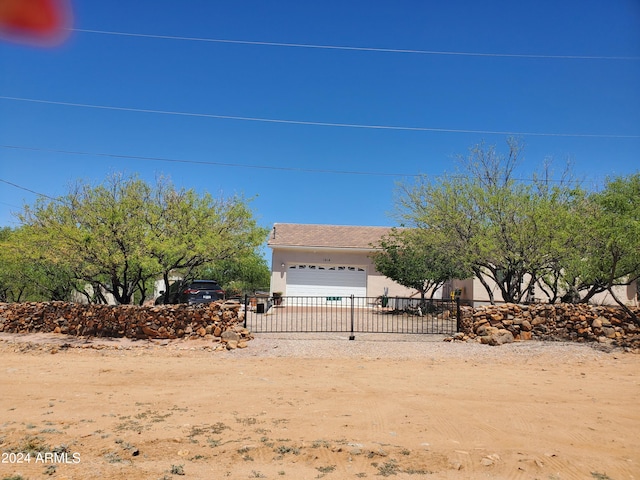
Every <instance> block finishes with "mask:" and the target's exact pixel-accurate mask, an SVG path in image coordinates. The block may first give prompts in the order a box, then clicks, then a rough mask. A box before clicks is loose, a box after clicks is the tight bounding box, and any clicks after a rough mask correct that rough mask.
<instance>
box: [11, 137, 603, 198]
mask: <svg viewBox="0 0 640 480" xmlns="http://www.w3.org/2000/svg"><path fill="white" fill-rule="evenodd" d="M0 148H5V149H12V150H24V151H31V152H47V153H56V154H63V155H81V156H93V157H102V158H115V159H130V160H143V161H151V162H170V163H187V164H195V165H209V166H218V167H235V168H242V169H262V170H276V171H286V172H299V173H314V174H317V173H326V174H331V175H361V176H371V177H374V176H377V177H415V178H432V179H435V178H438V177H440V176H442V177H446V178H468V177H469V175H463V174H455V175H454V174H447V173H444V174H442V175H433V174H426V173H401V172H370V171H369V172H367V171H354V170H329V169H314V168H302V167H276V166H268V165H252V164H242V163H223V162H212V161H205V160H190V159H180V158H169V157H150V156H141V155H125V154H115V153H106V152H87V151H78V150H60V149H54V148H42V147H30V146H24V145H2V144H0ZM596 178H597V177H596ZM513 180H516V181H519V182H526V183H533V182H535V181H536V179H534V178H514V179H513ZM594 180H595V178H594ZM0 181H3V182H4V183H8V184H10V185H13V186H15V187H17V188H21V189H23V190H27V191H29V192H31V193H35V194H37V195H40V194H39V193H38V192H34V191H32V190H28V189H26V188H23V187H20V186H18V185H15V184H11V183H10V182H6V181H4V180H0ZM543 182H553V183H563V182H565V180H556V179H544V180H543ZM576 182H578V183H580V182H581V181H579V180H576ZM571 183H573V182H571ZM44 196H46V195H44ZM48 198H51V197H48ZM53 200H59V199H53Z"/></svg>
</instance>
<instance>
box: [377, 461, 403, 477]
mask: <svg viewBox="0 0 640 480" xmlns="http://www.w3.org/2000/svg"><path fill="white" fill-rule="evenodd" d="M377 468H378V473H377V475H380V476H383V477H389V476H391V475H397V474H398V472H399V471H400V467H398V464H397V463H396V461H395V460H390V461H388V462H385V463H384V464H382V465H378V466H377Z"/></svg>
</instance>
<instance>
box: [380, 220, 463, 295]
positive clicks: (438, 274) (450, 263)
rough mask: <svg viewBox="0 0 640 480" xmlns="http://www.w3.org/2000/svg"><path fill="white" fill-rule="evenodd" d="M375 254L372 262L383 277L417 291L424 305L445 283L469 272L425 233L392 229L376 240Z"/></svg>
mask: <svg viewBox="0 0 640 480" xmlns="http://www.w3.org/2000/svg"><path fill="white" fill-rule="evenodd" d="M378 247H379V248H380V250H379V251H377V252H375V253H373V254H372V255H371V258H372V260H373V263H374V265H375V267H376V270H378V271H379V272H380V273H382V274H383V275H385V276H387V277H389V278H390V279H392V280H394V281H395V282H397V283H399V284H400V285H403V286H405V287H407V288H413V289H415V290H417V291H419V292H420V297H421V301H422V304H423V305H424V304H425V297H426V294H427V292H431V295H430V299H433V295H434V293H435V292H436V290H437V289H438V288H440V287H441V286H442V285H444V283H445V282H446V281H447V280H452V279H463V278H467V277H468V276H469V275H470V273H471V272H470V270H469V269H468V268H467V267H466V266H465V265H464V263H463V261H462V259H461V258H460V257H459V256H458V255H456V253H455V252H454V251H452V250H451V249H450V248H449V247H448V246H447V245H446V243H444V242H443V241H442V240H441V239H439V238H438V237H437V236H436V235H433V234H432V233H431V232H429V231H421V230H407V229H401V230H398V229H392V231H391V233H390V234H389V235H387V236H386V237H384V238H382V239H381V240H380V243H379V245H378Z"/></svg>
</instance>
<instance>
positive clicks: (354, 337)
mask: <svg viewBox="0 0 640 480" xmlns="http://www.w3.org/2000/svg"><path fill="white" fill-rule="evenodd" d="M353 314H354V305H353V294H351V335H350V336H349V340H355V339H356V336H355V335H354V334H353Z"/></svg>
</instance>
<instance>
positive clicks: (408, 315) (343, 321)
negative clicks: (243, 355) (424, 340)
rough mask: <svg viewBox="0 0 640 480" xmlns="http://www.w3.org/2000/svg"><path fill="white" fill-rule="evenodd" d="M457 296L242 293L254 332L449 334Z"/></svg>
mask: <svg viewBox="0 0 640 480" xmlns="http://www.w3.org/2000/svg"><path fill="white" fill-rule="evenodd" d="M459 319H460V301H459V299H457V298H456V299H451V300H449V299H446V300H441V299H434V300H428V299H427V300H425V301H422V300H421V299H420V298H400V297H388V298H387V297H377V298H376V297H355V296H353V295H351V296H329V297H326V296H323V297H275V298H274V297H269V296H247V297H245V320H244V322H245V323H244V324H245V327H246V328H248V329H249V330H251V331H252V332H255V333H284V332H300V333H315V332H344V333H349V334H350V337H349V338H350V339H352V340H353V339H354V338H355V333H407V334H409V333H416V334H453V333H455V332H457V331H459V327H460V325H459Z"/></svg>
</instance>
